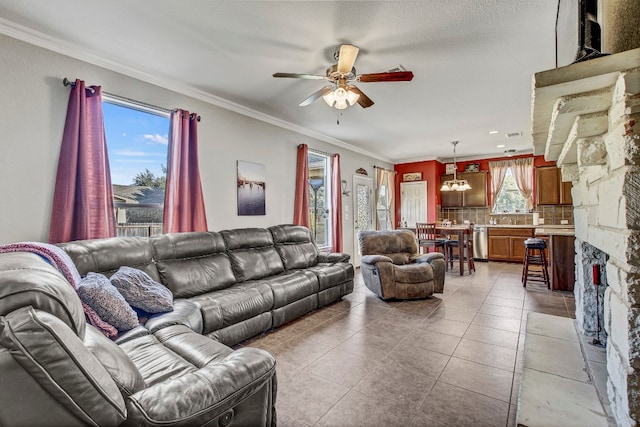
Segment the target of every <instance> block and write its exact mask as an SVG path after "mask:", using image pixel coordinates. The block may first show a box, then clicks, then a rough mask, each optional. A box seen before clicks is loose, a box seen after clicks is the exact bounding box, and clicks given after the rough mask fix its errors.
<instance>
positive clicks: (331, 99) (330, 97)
mask: <svg viewBox="0 0 640 427" xmlns="http://www.w3.org/2000/svg"><path fill="white" fill-rule="evenodd" d="M322 99H323V100H324V102H326V103H327V105H328V106H329V107H333V104H335V102H336V97H335V95H334V93H333V91H331V92H329V93H327V94H326V95H323V96H322Z"/></svg>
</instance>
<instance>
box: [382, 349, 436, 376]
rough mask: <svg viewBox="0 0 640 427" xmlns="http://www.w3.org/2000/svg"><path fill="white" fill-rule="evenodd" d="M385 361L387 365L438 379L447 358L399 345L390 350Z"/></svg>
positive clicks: (431, 352)
mask: <svg viewBox="0 0 640 427" xmlns="http://www.w3.org/2000/svg"><path fill="white" fill-rule="evenodd" d="M385 360H386V361H388V363H397V364H400V365H402V366H404V367H406V368H408V369H411V370H413V371H414V372H416V373H418V374H422V375H426V376H428V377H433V378H438V375H440V373H441V372H442V370H443V369H444V367H445V366H446V365H447V361H448V360H449V356H447V355H445V354H442V353H436V352H434V351H429V350H425V349H423V348H419V347H415V346H413V345H408V344H407V345H405V344H403V343H400V344H398V345H397V346H396V347H395V348H394V349H393V350H391V352H390V353H389V354H388V355H387V357H386V358H385Z"/></svg>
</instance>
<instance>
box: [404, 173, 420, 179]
mask: <svg viewBox="0 0 640 427" xmlns="http://www.w3.org/2000/svg"><path fill="white" fill-rule="evenodd" d="M402 180H403V181H421V180H422V172H410V173H403V174H402Z"/></svg>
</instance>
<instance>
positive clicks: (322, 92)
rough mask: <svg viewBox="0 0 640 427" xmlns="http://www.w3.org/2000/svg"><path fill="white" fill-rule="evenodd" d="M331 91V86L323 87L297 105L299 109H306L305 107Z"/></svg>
mask: <svg viewBox="0 0 640 427" xmlns="http://www.w3.org/2000/svg"><path fill="white" fill-rule="evenodd" d="M332 90H333V88H332V87H331V86H325V87H323V88H322V89H320V90H317V91H315V92H313V93H312V94H311V96H310V97H308V98H307V99H305V100H304V101H302V102H301V103H300V104H298V105H299V106H300V107H306V106H307V105H310V104H311V103H313V102H314V101H315V100H317V99H319V98H321V97H322V96H324V95H326V94H328V93H329V92H331V91H332Z"/></svg>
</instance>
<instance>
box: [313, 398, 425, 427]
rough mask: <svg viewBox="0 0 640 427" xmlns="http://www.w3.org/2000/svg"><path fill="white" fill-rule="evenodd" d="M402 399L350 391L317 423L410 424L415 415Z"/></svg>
mask: <svg viewBox="0 0 640 427" xmlns="http://www.w3.org/2000/svg"><path fill="white" fill-rule="evenodd" d="M401 403H402V402H401V401H399V400H398V401H386V400H384V399H380V398H376V397H371V396H365V395H363V394H361V393H359V392H357V391H355V390H352V391H350V392H349V393H348V394H347V395H346V396H345V397H344V398H343V399H341V400H340V401H339V402H338V403H337V404H336V405H335V406H334V407H332V408H331V410H329V411H328V412H327V413H326V414H325V415H324V416H323V417H322V418H321V419H320V421H319V422H318V423H317V424H315V425H316V426H329V427H336V426H344V427H348V426H353V427H360V426H370V425H381V426H382V425H384V426H398V427H404V426H407V425H409V423H410V422H411V420H412V419H413V417H414V415H415V410H413V411H410V410H409V409H410V408H407V407H406V405H402V404H401Z"/></svg>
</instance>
